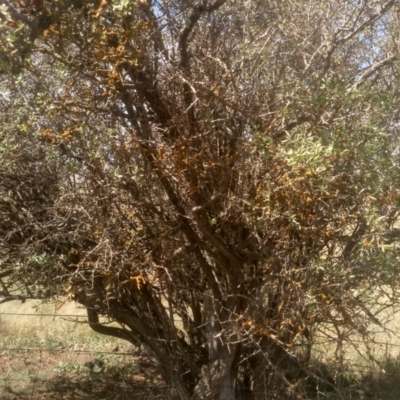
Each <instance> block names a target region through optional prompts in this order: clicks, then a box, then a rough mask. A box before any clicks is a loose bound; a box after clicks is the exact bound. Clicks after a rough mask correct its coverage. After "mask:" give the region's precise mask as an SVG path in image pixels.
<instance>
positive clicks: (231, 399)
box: [215, 371, 235, 400]
mask: <svg viewBox="0 0 400 400" xmlns="http://www.w3.org/2000/svg"><path fill="white" fill-rule="evenodd" d="M215 400H235V380H234V376H233V374H232V371H230V372H229V373H228V375H227V376H226V378H225V380H224V382H223V383H222V386H221V391H220V392H219V394H218V395H217V396H216V398H215Z"/></svg>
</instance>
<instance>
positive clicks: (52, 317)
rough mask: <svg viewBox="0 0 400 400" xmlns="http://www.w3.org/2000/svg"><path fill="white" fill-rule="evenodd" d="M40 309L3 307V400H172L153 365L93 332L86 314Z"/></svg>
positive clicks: (76, 310) (68, 307)
mask: <svg viewBox="0 0 400 400" xmlns="http://www.w3.org/2000/svg"><path fill="white" fill-rule="evenodd" d="M38 305H39V304H38V303H37V302H33V301H32V302H28V301H27V302H26V303H24V304H21V303H20V302H10V303H5V304H2V305H0V400H17V399H18V400H20V399H21V400H28V399H29V400H33V399H35V400H36V399H41V400H47V399H48V400H50V399H51V400H54V399H65V400H75V399H87V400H89V399H90V400H97V399H104V400H122V399H130V400H131V399H138V400H139V399H140V400H142V399H155V400H156V399H159V400H169V392H170V391H169V390H168V388H166V387H165V386H163V383H162V382H161V380H160V379H159V377H158V375H157V374H156V373H155V371H154V367H153V365H152V364H151V363H150V362H149V361H148V360H146V359H144V358H143V357H139V356H138V353H137V349H135V348H134V347H132V346H131V345H130V344H129V343H127V342H124V341H120V340H118V339H115V338H110V337H106V336H102V335H98V334H96V333H95V332H93V331H92V330H91V329H90V328H89V327H88V326H87V318H86V313H85V310H83V309H82V308H79V307H77V306H76V305H75V304H74V303H66V304H64V305H63V307H62V308H61V309H59V310H57V309H56V307H55V305H54V304H46V305H42V306H40V307H37V306H38Z"/></svg>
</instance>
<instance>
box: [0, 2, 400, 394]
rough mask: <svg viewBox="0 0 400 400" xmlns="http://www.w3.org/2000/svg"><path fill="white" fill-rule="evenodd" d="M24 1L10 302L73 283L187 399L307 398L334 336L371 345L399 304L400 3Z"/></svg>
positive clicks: (8, 64) (7, 78)
mask: <svg viewBox="0 0 400 400" xmlns="http://www.w3.org/2000/svg"><path fill="white" fill-rule="evenodd" d="M11 3H12V6H13V8H8V11H7V9H4V10H3V9H2V11H1V12H2V14H1V15H4V18H1V19H2V21H6V22H5V23H4V27H5V28H6V31H7V32H8V33H10V35H11V34H14V36H13V40H10V41H7V40H6V39H5V38H6V34H4V43H5V46H6V47H5V48H6V49H7V48H9V50H10V51H8V52H7V51H6V52H5V53H4V60H5V62H4V68H5V72H7V71H8V72H9V73H5V74H3V75H2V76H3V78H4V79H3V83H2V84H3V86H4V89H5V93H7V95H6V96H5V97H4V98H3V99H2V100H1V107H2V110H4V111H5V112H4V114H3V115H4V116H3V117H2V119H3V120H2V125H3V126H4V128H5V129H4V130H3V131H2V133H1V134H2V139H3V143H5V144H4V145H3V147H2V150H1V153H0V154H1V159H0V161H2V166H1V170H0V173H1V186H0V190H1V192H0V212H1V215H2V220H1V222H0V240H1V242H0V254H1V257H2V264H1V267H0V268H1V270H0V279H1V280H2V284H3V287H2V291H1V292H0V294H1V295H2V296H3V297H4V298H9V299H11V298H12V296H14V295H13V293H12V290H14V288H15V285H17V284H18V285H19V286H18V287H19V289H20V291H22V294H18V296H20V295H21V296H23V298H24V299H25V298H29V297H49V296H52V295H56V294H59V293H60V292H61V291H63V293H64V294H66V295H67V296H68V297H69V298H70V299H74V300H76V301H79V302H80V303H82V304H83V305H84V306H86V307H87V309H88V317H89V323H90V325H91V326H92V327H93V329H94V330H96V331H98V332H100V333H104V334H108V335H112V336H117V337H120V338H123V339H125V340H128V341H129V342H131V343H132V344H134V345H142V346H143V347H144V348H145V350H146V351H147V352H148V354H150V355H152V356H153V357H154V358H155V360H156V361H157V363H158V366H159V370H160V373H161V374H162V376H163V378H164V379H165V380H166V382H168V383H169V384H170V385H172V386H173V387H174V395H175V396H176V397H177V398H179V399H190V398H193V397H194V398H198V399H214V398H219V399H231V398H234V386H235V385H236V387H238V386H240V385H241V384H243V385H244V386H246V387H247V389H249V390H253V392H254V393H257V394H256V396H258V398H259V399H265V398H274V396H275V398H292V397H293V398H294V397H295V395H296V390H298V391H300V392H301V390H306V386H307V385H306V384H304V382H305V379H307V376H313V377H315V373H314V372H312V371H308V370H307V367H306V366H307V365H309V361H310V357H311V352H310V349H311V348H312V345H313V344H314V335H316V334H318V332H323V331H324V329H325V328H326V327H327V326H328V327H332V326H333V327H334V329H336V330H337V334H338V336H339V337H341V338H348V337H349V335H351V334H354V333H355V334H358V335H361V336H363V337H364V339H365V340H366V335H367V331H368V330H367V326H368V324H369V322H373V323H374V322H376V321H378V320H377V319H376V317H375V316H374V315H373V314H372V313H371V312H370V304H368V303H367V304H364V302H365V301H366V299H368V296H370V294H371V293H372V292H373V291H374V290H375V289H376V287H377V285H378V284H379V285H380V286H381V287H382V286H385V285H387V286H391V291H389V292H390V293H391V294H390V301H392V302H393V304H395V303H396V302H397V289H396V287H395V283H396V282H395V281H394V280H393V277H394V276H397V275H396V274H397V269H398V267H397V263H395V262H394V261H395V260H396V257H397V255H396V250H395V248H391V249H386V252H385V253H382V251H381V249H382V248H383V247H384V246H386V247H388V237H391V235H390V234H388V232H391V231H392V227H393V224H394V223H395V222H396V219H397V213H396V210H397V203H398V200H397V191H398V189H397V186H396V184H397V183H398V182H397V179H398V178H397V177H398V176H400V175H399V174H398V171H397V169H398V165H397V164H396V163H395V161H394V159H393V157H392V155H393V154H394V153H393V149H394V148H393V146H394V145H393V143H394V141H393V140H392V138H393V137H394V136H395V128H393V127H394V126H395V123H397V121H396V119H395V112H396V111H395V110H396V109H397V108H398V107H397V106H398V104H397V101H398V94H397V87H398V85H397V82H396V80H395V79H396V78H395V77H396V76H397V75H396V74H394V73H391V71H392V72H393V71H395V70H396V64H395V62H396V60H397V53H396V51H397V42H398V38H397V35H398V33H397V30H396V29H395V26H396V18H397V17H396V14H395V12H394V11H395V10H394V8H395V2H393V1H389V2H386V3H385V2H380V1H375V2H365V4H364V3H363V2H357V3H356V2H352V1H349V2H343V4H341V2H336V1H333V0H332V1H326V2H321V3H322V4H319V3H318V4H308V3H307V4H304V2H301V1H298V2H290V3H287V2H283V3H284V4H280V3H279V2H278V3H276V2H274V1H268V2H266V1H252V2H236V1H222V0H214V1H202V2H192V1H178V2H172V1H157V2H150V1H147V2H144V1H139V2H138V3H136V2H133V1H131V2H128V4H125V3H126V2H123V1H88V2H81V1H78V0H75V1H72V0H71V1H64V2H63V3H62V4H61V3H60V2H50V1H45V0H44V1H37V2H33V3H34V4H32V5H30V6H23V4H22V2H19V1H14V2H11V1H10V2H1V4H4V5H6V7H7V5H11ZM310 3H312V2H310ZM361 3H363V4H361ZM367 3H368V4H367ZM369 3H371V4H369ZM7 13H8V14H7ZM16 25H17V27H16ZM18 29H19V30H18ZM15 32H17V33H15ZM382 32H386V33H387V35H386V36H385V37H387V38H388V39H387V40H384V39H383V36H384V35H382ZM23 34H29V35H30V36H29V37H30V38H31V40H30V42H29V43H28V45H22V43H23V42H22V38H23ZM10 43H11V44H10ZM7 46H8V47H7ZM23 68H25V69H23ZM390 69H392V70H390ZM17 74H19V75H17ZM17 77H18V79H17ZM15 88H18V91H16V90H15ZM388 93H390V95H389V94H388ZM377 99H379V101H377ZM388 121H392V122H391V123H390V122H388ZM393 121H394V122H393ZM378 131H379V132H384V134H382V135H380V136H379V139H377V137H378V136H377V135H376V132H378ZM371 160H373V162H372V161H371ZM373 164H375V165H373ZM18 182H19V183H18ZM18 210H19V211H18ZM377 263H379V266H380V268H382V269H383V272H382V273H380V274H379V275H378V274H375V275H374V274H373V273H371V271H372V270H373V269H374V268H377V266H378V264H377ZM362 265H368V268H361V267H360V266H362ZM16 266H17V267H16ZM10 271H11V272H10ZM355 291H357V295H354V292H355ZM386 293H388V291H386ZM99 315H108V316H110V317H111V318H112V319H114V320H115V321H117V322H118V323H120V325H121V328H110V327H107V326H102V325H101V324H99V319H98V316H99ZM374 319H375V320H376V321H374ZM378 322H379V321H378ZM321 327H323V328H321ZM343 340H344V339H343ZM298 349H299V350H298ZM172 355H173V356H172ZM339 375H340V374H338V375H337V376H339ZM317 378H318V377H317ZM321 379H322V378H321ZM296 384H297V386H296ZM302 385H303V386H302ZM335 390H337V391H338V393H339V394H340V387H339V388H335Z"/></svg>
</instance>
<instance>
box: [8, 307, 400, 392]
mask: <svg viewBox="0 0 400 400" xmlns="http://www.w3.org/2000/svg"><path fill="white" fill-rule="evenodd" d="M1 316H5V317H17V318H18V317H36V318H43V317H44V318H53V319H54V318H61V319H65V320H67V321H69V322H71V323H75V324H85V323H86V324H87V323H88V321H87V316H86V315H83V314H52V313H39V312H37V313H34V314H28V313H12V312H0V400H17V399H22V400H28V399H31V400H39V399H40V400H47V399H49V400H50V399H52V400H53V399H58V398H60V399H68V400H69V399H71V400H72V399H87V400H93V399H104V400H124V399H129V400H132V399H154V400H157V399H158V400H171V399H172V398H173V397H174V396H173V393H174V387H173V386H168V385H165V384H164V383H163V381H162V380H161V378H160V377H159V375H158V374H157V372H156V368H155V365H154V364H152V361H151V359H150V358H146V357H145V356H143V355H142V354H141V353H140V352H139V351H138V350H137V349H135V348H132V347H130V346H131V345H129V346H127V348H131V349H132V350H129V351H126V348H125V347H124V348H123V349H120V348H119V346H116V347H115V348H114V349H113V350H112V351H105V350H92V349H90V350H86V349H82V348H75V347H76V346H72V347H69V348H58V347H57V346H56V348H48V347H46V346H45V345H44V346H43V347H31V346H13V345H10V344H9V342H6V341H4V340H2V339H3V338H2V337H1V327H2V321H1ZM177 321H178V322H180V320H177ZM352 341H353V342H354V343H356V342H358V343H360V344H362V343H363V342H362V340H359V341H357V340H356V339H354V340H352ZM11 343H15V341H11ZM58 343H59V342H58ZM373 344H374V345H375V346H381V348H384V349H385V356H388V355H391V354H395V355H398V354H399V352H400V344H397V343H388V342H380V341H374V342H373ZM171 357H172V358H175V357H176V358H177V359H178V358H180V357H179V355H176V356H175V355H171ZM397 360H400V359H399V358H397ZM398 362H399V364H400V361H398ZM352 370H353V371H355V370H356V371H358V373H359V374H361V375H364V376H368V375H370V376H372V375H373V374H374V373H376V365H373V363H369V364H365V363H363V364H361V363H354V362H353V363H352ZM399 371H400V366H399ZM253 396H254V393H252V395H250V393H247V391H246V390H239V391H238V392H237V395H236V398H237V399H238V400H248V399H252V398H253ZM382 398H383V397H382Z"/></svg>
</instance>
